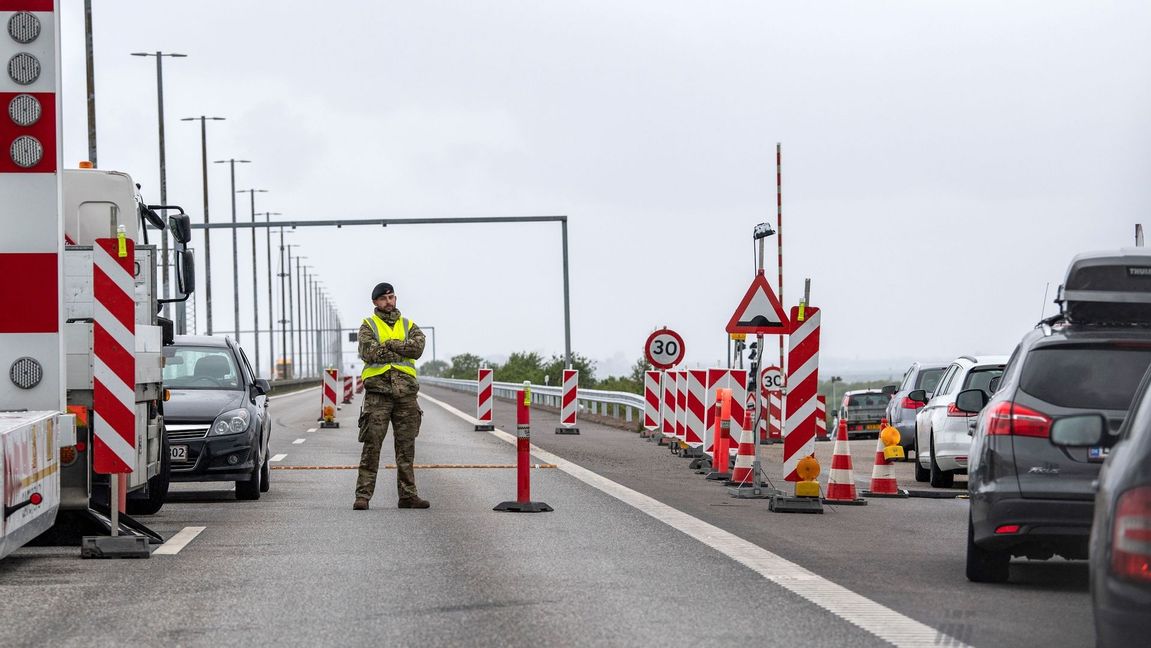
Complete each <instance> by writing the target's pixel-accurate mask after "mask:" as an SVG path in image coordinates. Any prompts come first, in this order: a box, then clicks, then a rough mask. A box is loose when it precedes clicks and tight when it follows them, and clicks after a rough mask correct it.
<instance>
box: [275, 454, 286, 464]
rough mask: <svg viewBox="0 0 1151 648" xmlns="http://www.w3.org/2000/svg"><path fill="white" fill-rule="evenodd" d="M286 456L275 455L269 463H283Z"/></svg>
mask: <svg viewBox="0 0 1151 648" xmlns="http://www.w3.org/2000/svg"><path fill="white" fill-rule="evenodd" d="M286 456H288V455H286V454H278V455H275V456H274V457H272V459H271V461H272V463H275V462H277V461H283V460H284V457H286Z"/></svg>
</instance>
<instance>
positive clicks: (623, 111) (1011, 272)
mask: <svg viewBox="0 0 1151 648" xmlns="http://www.w3.org/2000/svg"><path fill="white" fill-rule="evenodd" d="M64 4H65V5H66V6H65V7H64V20H65V24H64V34H63V38H64V41H63V42H64V75H63V79H64V84H65V85H64V92H65V94H64V111H65V113H64V114H65V124H66V128H65V143H64V151H65V156H64V157H65V160H66V161H67V163H68V164H69V165H73V164H75V162H76V161H78V160H81V159H84V158H85V157H86V150H87V149H86V139H85V114H84V110H85V108H84V85H83V84H84V75H83V16H82V9H81V7H82V3H81V2H79V0H68V1H67V2H65V3H64ZM93 4H94V5H95V12H96V16H95V23H96V32H95V34H96V36H95V40H96V84H97V97H98V99H97V100H98V110H99V114H98V123H99V143H100V166H101V167H103V168H108V169H113V168H114V169H120V170H124V171H128V172H129V173H132V174H133V176H134V177H135V178H136V179H137V181H138V182H140V183H142V184H143V185H144V191H145V195H146V196H147V197H148V199H149V200H152V201H157V200H158V199H159V198H158V196H159V193H158V180H157V178H158V171H157V152H156V97H155V68H154V63H153V62H152V59H147V60H145V59H139V58H133V57H130V56H128V53H129V52H133V51H141V50H143V51H155V50H157V49H163V50H165V51H176V52H182V53H186V54H188V55H189V58H187V59H182V60H175V61H172V60H169V61H166V64H165V70H164V71H165V99H166V111H167V117H168V120H167V131H168V164H169V172H168V183H169V199H170V201H173V202H178V203H180V204H182V205H184V206H185V207H186V208H188V209H189V211H190V212H191V213H193V214H194V217H195V218H196V219H197V220H199V218H200V217H201V215H202V209H201V194H200V191H201V189H200V148H199V128H198V125H193V124H189V123H181V122H180V121H178V119H179V118H180V117H186V116H194V115H200V114H208V115H220V116H224V117H227V118H228V119H229V121H227V122H221V123H218V124H210V125H209V155H210V157H211V158H212V159H220V158H227V157H243V158H247V159H250V160H252V161H253V162H254V164H251V165H247V166H246V167H243V168H239V169H238V170H237V185H238V188H247V187H252V186H256V187H259V188H264V189H268V190H270V193H268V194H264V195H260V196H258V197H257V210H258V211H264V210H272V211H279V212H283V213H284V214H285V217H291V218H295V219H309V218H331V217H346V218H369V217H377V218H378V217H405V216H490V215H532V214H567V215H568V216H570V218H571V221H570V236H571V271H572V307H573V335H572V338H573V347H574V349H575V350H576V351H578V352H581V353H584V354H586V355H589V356H591V357H593V358H597V359H600V360H601V365H602V370H601V372H600V373H601V374H604V373H618V372H621V371H623V370H624V369H625V366H626V364H628V363H630V361H631V360H633V359H634V358H635V357H637V356H638V355H639V353H640V346H641V344H642V342H643V340H644V338H645V337H646V336H647V334H648V332H649V331H650V330H651V329H652V328H654V327H657V326H662V325H668V326H671V327H672V328H675V329H677V330H679V331H680V332H681V333H682V334H683V336H684V337H685V340H686V345H687V347H688V361H689V362H690V363H696V362H698V363H703V364H709V363H714V362H715V361H717V360H720V359H721V358H724V357H725V350H724V337H725V334H724V332H723V327H724V325H725V324H726V322H727V320H728V318H729V317H730V316H731V313H732V310H733V309H734V308H735V306H736V304H737V303H738V300H739V298H740V297H741V296H742V294H743V292H744V290H745V289H746V288H747V285H748V283H749V282H750V280H751V273H752V245H751V240H750V233H751V228H752V227H753V226H754V225H755V224H756V223H757V222H760V221H762V220H771V221H772V222H774V219H775V167H774V148H775V142H777V141H779V142H782V143H783V155H784V229H783V234H784V242H785V246H786V247H785V250H784V255H785V273H786V282H785V295H784V301H785V302H786V304H787V305H789V306H790V305H793V304H794V303H795V301H796V299H797V297H798V296H799V294H800V292H801V290H802V285H803V279H804V277H810V278H811V279H812V284H813V302H814V305H817V306H819V307H821V309H822V310H823V331H822V354H823V358H824V370H825V371H837V370H838V371H845V370H848V369H850V368H852V367H865V366H878V367H887V366H889V365H890V364H892V363H893V362H894V363H895V364H898V362H901V361H902V360H903V359H910V358H918V357H926V358H939V359H947V358H950V357H953V356H954V355H956V354H959V353H964V352H978V353H1007V352H1010V351H1011V348H1012V346H1013V345H1014V343H1015V342H1016V341H1017V340H1018V339H1019V337H1020V336H1021V335H1022V334H1023V333H1024V332H1025V331H1026V329H1027V328H1029V327H1030V326H1031V325H1033V324H1034V322H1035V321H1036V320H1037V319H1038V317H1039V315H1040V308H1041V306H1042V304H1041V300H1042V297H1043V292H1044V287H1045V284H1046V283H1047V282H1051V291H1052V294H1054V290H1055V287H1056V285H1057V284H1058V282H1059V281H1060V279H1061V276H1062V273H1063V271H1064V269H1065V268H1066V265H1067V262H1068V260H1069V259H1070V257H1071V256H1072V255H1073V254H1075V253H1076V252H1079V251H1085V250H1090V249H1100V248H1108V247H1117V246H1120V245H1128V244H1129V243H1130V241H1131V240H1132V231H1133V225H1134V223H1136V222H1141V221H1143V220H1147V221H1148V223H1149V224H1151V218H1145V217H1144V215H1145V214H1146V213H1147V208H1148V204H1149V202H1151V184H1149V183H1148V182H1147V178H1148V177H1149V175H1151V173H1149V172H1151V158H1149V156H1148V150H1149V144H1151V141H1149V140H1151V126H1149V124H1148V119H1147V116H1148V115H1149V114H1151V110H1149V109H1151V84H1149V83H1147V80H1148V78H1147V70H1148V69H1151V41H1149V40H1148V39H1147V37H1146V26H1147V25H1148V24H1151V20H1149V19H1151V5H1148V4H1147V3H1144V2H1107V3H1097V2H1082V1H1078V2H1052V1H1036V2H1012V3H1003V2H972V1H969V0H965V1H956V2H882V3H880V2H871V3H858V2H819V3H794V2H765V1H747V2H669V1H667V0H662V1H659V2H618V1H615V2H606V1H604V2H599V1H583V2H550V1H549V2H540V1H519V2H514V1H500V2H478V1H459V2H426V1H425V2H418V3H412V2H358V3H341V4H338V5H323V4H320V5H317V4H316V3H302V2H211V1H201V2H195V3H187V2H168V1H164V2H161V1H156V0H151V1H135V2H129V1H121V0H117V1H115V2H112V1H109V0H95V2H94V3H93ZM210 173H211V176H210V185H211V191H212V205H211V215H212V220H213V221H214V222H217V221H220V220H224V219H229V218H230V205H229V203H228V193H227V192H228V186H227V182H228V176H227V170H226V168H224V167H222V166H218V165H217V166H214V167H213V168H212V169H211V170H210ZM238 209H239V213H240V214H241V216H242V217H247V214H248V203H247V196H246V195H244V196H240V197H239V199H238ZM289 238H291V239H292V240H293V242H295V243H299V244H300V245H301V246H302V247H300V248H298V251H299V252H300V253H302V254H304V255H306V256H307V257H308V259H307V263H309V264H311V265H312V266H314V267H316V268H317V271H318V272H319V274H320V275H321V277H322V278H323V280H324V282H325V283H326V285H327V287H328V289H329V292H330V293H331V294H332V295H333V296H334V298H335V300H336V302H337V303H338V305H339V307H340V310H341V313H342V316H343V320H344V322H345V324H346V325H348V326H354V325H355V324H356V323H358V321H359V318H360V317H362V316H363V315H364V314H366V312H367V309H368V307H369V303H368V297H369V293H370V290H371V287H372V286H373V285H374V284H375V283H376V282H377V281H379V280H387V281H391V282H392V283H394V284H395V285H396V287H397V292H398V294H399V299H400V307H401V309H402V310H404V311H405V312H406V313H407V314H409V315H411V316H412V317H413V318H414V319H415V320H416V321H417V322H418V323H421V324H425V325H433V326H435V327H436V332H437V334H438V336H439V339H438V352H439V355H440V356H441V357H447V356H450V355H453V354H456V353H461V352H465V351H469V352H475V353H479V354H481V355H487V356H497V355H506V354H507V353H509V352H511V351H514V350H536V351H540V352H542V353H543V354H545V355H550V354H553V353H561V352H562V350H563V330H562V301H561V293H560V285H561V284H560V276H561V275H560V257H559V253H560V247H559V238H560V237H559V227H558V226H556V225H529V226H515V227H513V226H460V227H450V228H448V227H439V228H430V227H421V228H415V227H406V228H400V227H394V228H387V229H386V230H383V229H380V230H377V229H360V228H356V229H342V230H338V231H320V230H314V231H300V232H298V233H295V234H293V235H291V236H290V237H289ZM249 240H250V239H248V234H247V233H244V234H242V235H241V238H240V241H241V244H240V254H241V278H240V285H241V304H242V320H243V321H244V328H250V313H251V297H250V291H251V289H250V286H251V275H250V269H248V268H250V263H251V262H250V256H249V253H248V250H250V245H251V244H250V242H249ZM772 241H773V243H774V239H773V240H772ZM212 242H213V261H214V262H215V264H214V268H213V270H214V272H213V275H214V281H213V291H214V293H215V295H214V296H215V297H216V308H215V314H216V317H215V319H216V322H215V324H216V328H217V329H219V330H221V331H229V330H231V319H232V318H231V304H232V291H231V280H230V275H229V274H228V272H230V267H231V264H230V261H228V255H229V254H230V250H231V248H230V236H228V235H226V234H223V233H219V234H215V235H213V239H212ZM197 247H198V248H202V245H197ZM259 247H260V250H261V255H262V250H263V240H262V238H261V241H260V246H259ZM772 249H773V248H772ZM769 256H770V257H771V259H769V262H768V268H769V273H774V261H773V258H774V255H773V254H772V255H769ZM198 261H199V262H200V263H201V264H202V263H203V254H202V252H200V254H199V259H198ZM260 265H261V267H262V266H263V265H264V261H263V257H262V256H261V257H260ZM263 279H264V277H263V276H262V275H261V281H263ZM201 285H202V282H201ZM262 286H263V284H262V283H261V293H260V302H261V319H262V320H266V316H264V313H263V311H264V308H265V307H266V305H264V304H263V302H264V290H265V289H264V288H263V287H262ZM200 298H201V304H200V306H199V309H198V310H199V327H200V330H201V331H202V330H203V326H204V309H203V305H202V298H203V292H202V290H201V294H200ZM1053 308H1054V306H1052V305H1050V304H1048V307H1047V312H1048V313H1050V312H1053ZM249 344H250V341H249ZM771 346H772V347H774V344H772V345H771ZM613 357H614V359H612V358H613ZM602 361H607V362H606V364H605V363H604V362H602ZM605 370H606V371H605Z"/></svg>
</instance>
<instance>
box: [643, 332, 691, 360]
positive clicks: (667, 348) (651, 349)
mask: <svg viewBox="0 0 1151 648" xmlns="http://www.w3.org/2000/svg"><path fill="white" fill-rule="evenodd" d="M643 349H644V355H646V356H647V361H648V362H650V363H651V366H653V367H655V368H656V369H671V368H672V367H674V366H676V365H677V364H679V363H681V362H683V355H684V348H683V338H682V337H680V335H679V333H676V332H675V331H673V330H671V329H669V328H663V329H660V330H658V331H655V332H653V333H652V334H651V335H649V336H648V337H647V342H646V343H645V344H644V347H643Z"/></svg>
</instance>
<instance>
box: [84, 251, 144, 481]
mask: <svg viewBox="0 0 1151 648" xmlns="http://www.w3.org/2000/svg"><path fill="white" fill-rule="evenodd" d="M135 262H136V247H135V244H134V242H133V241H132V240H131V239H128V238H126V237H123V236H121V237H120V238H113V239H96V244H95V245H94V246H93V247H92V293H93V295H92V296H93V298H94V304H93V320H94V324H93V327H92V351H93V356H94V357H93V365H92V419H93V425H92V433H93V435H94V437H95V438H94V440H93V443H92V451H93V455H92V470H93V471H94V472H97V473H99V474H102V475H112V474H121V473H130V472H132V469H133V466H135V465H136V285H135V280H134V279H133V276H132V273H133V271H134V268H135Z"/></svg>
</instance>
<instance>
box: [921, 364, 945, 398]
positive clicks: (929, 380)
mask: <svg viewBox="0 0 1151 648" xmlns="http://www.w3.org/2000/svg"><path fill="white" fill-rule="evenodd" d="M943 371H944V368H943V367H940V368H938V369H924V370H923V371H920V372H919V378H918V379H916V381H915V388H916V389H922V390H923V391H925V392H927V393H929V394H934V393H935V388H936V387H938V386H939V379H940V378H942V377H943Z"/></svg>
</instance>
